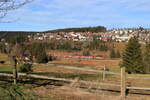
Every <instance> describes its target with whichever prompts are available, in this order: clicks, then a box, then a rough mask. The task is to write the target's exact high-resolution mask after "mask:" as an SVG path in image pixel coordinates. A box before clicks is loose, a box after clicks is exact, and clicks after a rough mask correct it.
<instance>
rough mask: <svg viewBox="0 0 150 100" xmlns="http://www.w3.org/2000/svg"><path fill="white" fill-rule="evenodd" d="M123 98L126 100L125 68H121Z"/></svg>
mask: <svg viewBox="0 0 150 100" xmlns="http://www.w3.org/2000/svg"><path fill="white" fill-rule="evenodd" d="M121 97H122V100H125V97H126V72H125V67H122V68H121Z"/></svg>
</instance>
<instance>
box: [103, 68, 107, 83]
mask: <svg viewBox="0 0 150 100" xmlns="http://www.w3.org/2000/svg"><path fill="white" fill-rule="evenodd" d="M105 71H106V66H104V69H103V81H104V80H105V77H106V72H105Z"/></svg>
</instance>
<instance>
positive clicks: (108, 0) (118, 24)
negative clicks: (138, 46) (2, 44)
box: [0, 0, 150, 31]
mask: <svg viewBox="0 0 150 100" xmlns="http://www.w3.org/2000/svg"><path fill="white" fill-rule="evenodd" d="M3 20H15V21H14V22H12V23H0V30H1V31H4V30H5V31H11V30H13V31H15V30H21V31H22V30H25V31H45V30H51V29H59V28H68V27H88V26H100V25H101V26H105V27H107V28H128V27H130V28H132V27H139V26H142V27H145V28H150V0H34V2H32V3H30V4H27V5H25V6H23V7H21V8H20V9H18V10H14V11H10V12H9V14H8V16H7V17H6V18H5V19H3Z"/></svg>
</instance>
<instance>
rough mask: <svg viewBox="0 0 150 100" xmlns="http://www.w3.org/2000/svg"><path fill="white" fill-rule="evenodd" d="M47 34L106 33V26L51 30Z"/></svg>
mask: <svg viewBox="0 0 150 100" xmlns="http://www.w3.org/2000/svg"><path fill="white" fill-rule="evenodd" d="M45 32H106V28H105V27H104V26H97V27H82V28H65V29H56V30H49V31H45Z"/></svg>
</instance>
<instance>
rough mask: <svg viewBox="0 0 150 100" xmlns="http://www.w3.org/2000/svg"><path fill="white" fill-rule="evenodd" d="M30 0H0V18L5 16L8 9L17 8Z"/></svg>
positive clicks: (30, 0)
mask: <svg viewBox="0 0 150 100" xmlns="http://www.w3.org/2000/svg"><path fill="white" fill-rule="evenodd" d="M32 1H33V0H0V19H3V18H5V17H6V16H7V13H8V11H11V10H15V9H18V8H20V7H22V6H23V5H25V4H27V3H30V2H32ZM0 22H3V21H0ZM4 22H5V21H4ZM6 22H10V21H6Z"/></svg>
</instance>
